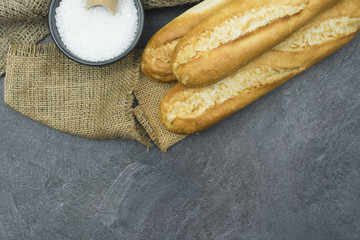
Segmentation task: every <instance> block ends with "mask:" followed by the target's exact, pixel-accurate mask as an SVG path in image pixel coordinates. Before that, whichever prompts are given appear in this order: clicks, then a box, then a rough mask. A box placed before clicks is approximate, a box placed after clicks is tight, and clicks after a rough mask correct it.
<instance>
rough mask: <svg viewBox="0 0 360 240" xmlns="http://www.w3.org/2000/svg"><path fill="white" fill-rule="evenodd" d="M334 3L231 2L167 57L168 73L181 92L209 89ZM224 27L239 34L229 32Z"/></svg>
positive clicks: (313, 0)
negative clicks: (178, 83) (186, 88)
mask: <svg viewBox="0 0 360 240" xmlns="http://www.w3.org/2000/svg"><path fill="white" fill-rule="evenodd" d="M337 2H339V0H296V1H290V0H281V1H279V0H276V1H274V0H261V1H250V0H248V1H247V0H235V1H232V2H231V3H229V4H228V5H226V6H225V7H224V8H222V9H221V10H219V11H218V12H216V13H215V14H214V15H212V16H211V17H209V18H207V19H206V20H204V21H203V22H202V23H200V24H199V25H197V26H196V27H194V28H193V29H192V30H191V31H190V32H189V33H188V34H186V35H185V36H184V37H183V38H182V39H181V40H180V42H179V43H178V44H177V46H176V48H175V51H174V54H173V57H172V69H173V72H174V74H175V76H176V78H177V80H178V81H179V82H180V83H182V84H184V85H185V86H186V87H191V88H199V87H205V86H208V85H211V84H213V83H215V82H217V81H219V80H221V79H223V78H225V77H226V76H228V75H230V74H232V73H233V72H235V71H236V70H238V69H239V68H240V67H242V66H244V65H246V64H247V63H249V62H250V61H251V60H253V59H255V58H256V57H258V56H260V55H261V54H262V53H264V52H265V51H267V50H269V49H271V48H273V47H274V46H276V45H277V44H278V43H280V42H282V41H284V40H285V39H286V38H287V37H289V36H290V35H291V34H292V33H294V32H295V31H297V30H298V29H299V28H301V27H302V26H303V25H304V24H306V23H307V22H308V21H309V20H310V19H311V18H313V17H314V16H316V15H317V14H318V13H319V12H320V11H322V10H325V9H328V8H330V7H331V6H333V5H334V4H336V3H337ZM236 21H237V24H236ZM229 23H234V26H237V28H238V29H236V30H234V27H232V28H231V29H228V27H227V24H229ZM221 32H223V34H222V35H221ZM209 42H210V44H208V45H209V46H205V47H204V43H209Z"/></svg>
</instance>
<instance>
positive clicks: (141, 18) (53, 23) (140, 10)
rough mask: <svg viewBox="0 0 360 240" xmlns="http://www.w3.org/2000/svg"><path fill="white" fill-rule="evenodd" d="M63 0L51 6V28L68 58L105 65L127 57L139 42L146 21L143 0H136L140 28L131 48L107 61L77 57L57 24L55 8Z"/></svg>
mask: <svg viewBox="0 0 360 240" xmlns="http://www.w3.org/2000/svg"><path fill="white" fill-rule="evenodd" d="M60 2H61V0H52V1H51V4H50V8H49V19H48V21H49V29H50V34H51V37H52V39H53V40H54V42H55V44H56V46H57V47H58V48H59V49H60V51H61V52H63V53H64V54H65V55H66V56H67V57H68V58H70V59H72V60H73V61H75V62H78V63H80V64H84V65H88V66H105V65H109V64H112V63H115V62H117V61H120V60H121V59H123V58H125V57H126V56H127V55H129V53H130V52H131V51H132V50H133V49H134V48H135V47H136V45H137V44H138V42H139V40H140V37H141V34H142V31H143V28H144V21H145V14H144V7H143V4H142V2H141V0H134V2H135V7H136V9H137V10H138V28H137V30H136V36H135V38H134V40H133V42H132V44H131V45H130V46H129V48H128V49H127V50H126V51H124V52H123V53H122V54H120V55H119V56H117V57H115V58H112V59H109V60H106V61H100V62H92V61H88V60H85V59H82V58H79V57H77V56H76V55H74V54H73V53H72V52H71V51H70V50H69V49H68V48H67V47H66V46H65V44H64V43H63V41H62V40H61V37H60V34H59V31H58V28H57V26H56V18H55V14H56V12H55V10H56V8H57V7H58V6H59V4H60Z"/></svg>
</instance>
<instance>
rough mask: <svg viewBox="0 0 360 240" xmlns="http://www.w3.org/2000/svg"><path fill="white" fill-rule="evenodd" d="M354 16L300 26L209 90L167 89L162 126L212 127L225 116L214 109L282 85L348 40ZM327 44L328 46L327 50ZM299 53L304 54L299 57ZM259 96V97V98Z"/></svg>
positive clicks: (358, 22) (357, 22) (355, 27)
mask: <svg viewBox="0 0 360 240" xmlns="http://www.w3.org/2000/svg"><path fill="white" fill-rule="evenodd" d="M347 1H348V2H351V0H344V2H345V3H346V2H347ZM345 3H343V4H345ZM340 6H341V5H340ZM355 15H356V17H349V16H338V17H332V18H328V17H327V16H328V15H326V14H324V16H325V17H326V18H319V19H318V20H317V21H313V22H312V23H310V24H308V25H306V26H304V27H302V28H301V29H300V30H298V31H297V32H296V33H294V34H293V35H292V36H291V37H289V38H288V39H287V40H285V41H284V42H282V43H281V44H279V45H277V46H276V47H274V48H273V49H272V50H271V51H269V52H267V53H265V54H264V55H263V56H260V57H259V58H257V59H255V60H254V61H253V62H251V63H249V64H248V65H246V66H245V67H243V68H241V69H240V70H238V71H237V72H236V73H234V74H232V75H231V76H229V77H227V78H225V79H223V80H221V81H220V82H217V83H215V84H213V85H210V86H208V87H204V88H184V87H180V86H181V85H177V87H178V88H177V89H180V90H176V91H173V92H171V90H170V92H171V94H170V96H166V97H165V98H164V99H166V101H164V100H163V101H162V103H161V107H160V112H161V116H162V121H163V123H164V124H165V126H166V127H167V128H168V129H169V130H170V131H173V132H177V133H187V134H189V133H194V132H196V131H199V130H203V129H204V128H206V127H209V126H211V125H213V124H215V123H216V122H217V121H219V119H220V120H221V119H222V118H224V117H226V116H219V115H218V114H219V112H217V114H215V115H216V116H214V115H211V114H214V113H213V112H212V110H213V109H214V108H216V107H218V106H219V105H221V104H225V103H226V102H227V101H230V100H232V99H235V98H236V97H238V96H244V95H243V94H247V93H249V92H250V94H253V93H251V91H254V89H262V88H265V87H264V86H269V85H271V84H275V85H276V84H277V83H280V82H284V81H286V80H287V79H290V78H291V77H293V76H295V75H297V74H299V73H300V72H302V71H304V70H306V69H307V68H309V67H311V66H312V65H313V64H315V63H316V62H317V61H318V60H320V59H321V58H323V57H326V56H328V55H329V54H331V53H332V52H334V51H336V50H337V49H338V48H340V47H342V46H343V45H344V44H346V43H347V42H348V41H350V40H351V39H352V38H353V37H355V34H356V33H357V32H358V31H359V29H360V17H358V16H359V14H355ZM347 36H350V38H348V39H346V40H345V42H341V41H340V39H342V38H346V37H347ZM338 42H339V43H338ZM328 45H329V46H331V47H327V46H328ZM318 47H321V49H320V51H318V52H316V53H314V54H315V55H314V56H313V55H312V52H313V51H316V49H318ZM299 54H305V55H303V57H301V55H299ZM309 54H310V55H309ZM280 58H281V59H280ZM272 61H273V62H272ZM175 88H176V87H175ZM266 91H268V90H266ZM260 92H261V91H260ZM261 94H263V93H261ZM261 94H259V95H258V97H261V96H260V95H261ZM258 97H257V98H258ZM239 102H241V100H239ZM239 102H238V103H239ZM226 104H227V103H226ZM229 104H230V103H229ZM245 105H246V104H244V105H237V106H231V108H233V109H237V110H240V109H241V108H243V107H245ZM221 106H222V105H221ZM229 107H230V105H227V106H226V108H229ZM208 111H211V114H210V115H207V120H206V121H207V123H206V124H207V125H206V126H205V125H204V126H201V124H199V123H198V120H199V119H200V118H203V117H204V115H206V113H207V112H208ZM228 112H231V111H228ZM232 112H234V111H232ZM212 118H214V119H217V120H214V119H212ZM177 119H180V122H181V123H182V126H180V124H177V125H176V124H175V125H176V126H173V124H174V123H175V121H176V120H177ZM189 121H191V124H190V125H191V126H190V127H188V128H187V127H186V126H183V125H185V124H184V123H185V122H187V123H189ZM204 121H205V120H204ZM211 121H213V122H211Z"/></svg>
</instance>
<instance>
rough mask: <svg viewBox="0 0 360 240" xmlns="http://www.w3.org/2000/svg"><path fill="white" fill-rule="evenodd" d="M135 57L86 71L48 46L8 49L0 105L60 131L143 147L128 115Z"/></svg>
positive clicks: (135, 75)
mask: <svg viewBox="0 0 360 240" xmlns="http://www.w3.org/2000/svg"><path fill="white" fill-rule="evenodd" d="M138 66H139V57H138V54H136V51H135V52H133V53H132V54H130V55H129V56H128V57H126V58H125V59H123V60H122V61H121V62H118V63H116V64H113V65H111V66H105V67H89V66H84V65H81V64H78V63H75V62H73V61H71V60H69V59H68V58H67V57H65V56H64V55H63V54H62V53H61V52H60V51H59V50H58V49H57V48H56V47H55V45H54V44H46V45H37V46H36V45H12V46H11V48H10V51H9V56H8V62H7V72H6V77H5V84H4V86H5V87H4V89H5V103H6V104H7V105H9V106H10V107H12V108H13V109H15V110H16V111H18V112H21V113H22V114H24V115H26V116H28V117H30V118H32V119H34V120H36V121H39V122H41V123H43V124H45V125H48V126H50V127H53V128H55V129H58V130H60V131H63V132H66V133H69V134H74V135H77V136H83V137H87V138H93V139H113V138H126V139H136V140H138V141H140V142H142V143H145V144H148V145H149V142H148V141H147V140H148V138H147V137H145V135H146V134H145V132H144V131H143V129H142V128H140V126H138V125H137V123H136V122H135V120H134V117H133V114H132V108H131V106H132V104H133V95H132V92H133V91H134V90H135V87H136V85H137V79H138V75H139V71H138Z"/></svg>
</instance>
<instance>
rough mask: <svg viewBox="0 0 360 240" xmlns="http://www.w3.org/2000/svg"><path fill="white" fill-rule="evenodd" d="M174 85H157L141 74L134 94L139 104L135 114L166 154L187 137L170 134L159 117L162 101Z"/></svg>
mask: <svg viewBox="0 0 360 240" xmlns="http://www.w3.org/2000/svg"><path fill="white" fill-rule="evenodd" d="M174 85H175V84H174V83H156V82H154V81H152V80H150V79H149V78H147V77H146V76H145V75H144V74H142V73H140V76H139V84H138V87H137V88H136V90H135V92H134V95H135V97H136V99H137V100H138V102H139V106H138V107H136V108H135V110H134V114H135V116H136V118H137V120H138V121H139V122H140V124H141V125H142V127H143V128H144V129H145V130H146V132H147V133H148V135H149V136H150V138H151V140H153V141H154V143H155V144H156V145H157V146H158V147H159V148H160V149H161V150H162V151H164V152H166V150H167V149H168V148H169V147H171V146H172V145H174V144H175V143H177V142H179V141H181V140H182V139H184V138H185V137H186V136H185V135H179V134H174V133H171V132H169V131H168V130H167V129H166V128H165V127H164V125H163V124H162V122H161V120H160V116H159V106H160V101H161V99H162V98H163V97H164V96H165V94H166V93H167V92H168V91H169V90H170V88H172V87H173V86H174Z"/></svg>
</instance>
